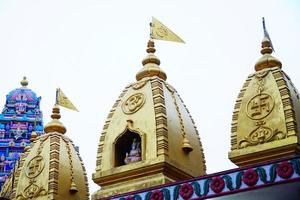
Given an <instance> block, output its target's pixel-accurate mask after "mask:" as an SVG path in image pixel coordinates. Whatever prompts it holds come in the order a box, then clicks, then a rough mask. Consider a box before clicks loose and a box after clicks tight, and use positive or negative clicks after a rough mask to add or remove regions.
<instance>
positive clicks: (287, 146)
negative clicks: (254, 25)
mask: <svg viewBox="0 0 300 200" xmlns="http://www.w3.org/2000/svg"><path fill="white" fill-rule="evenodd" d="M267 36H268V34H267ZM262 44H263V45H262V46H263V49H262V51H261V52H262V53H263V57H262V58H261V59H260V60H259V62H258V63H257V64H256V66H255V69H256V72H255V73H254V74H250V75H249V76H248V78H247V80H246V82H245V84H244V85H243V88H242V89H241V91H240V93H239V95H238V99H237V101H236V104H235V107H234V111H233V117H232V128H231V151H230V152H229V158H230V159H231V161H232V162H234V163H235V164H236V165H238V166H247V165H251V164H256V163H260V162H265V161H270V160H274V159H279V158H284V157H288V156H295V155H297V154H299V149H300V146H299V144H300V143H299V138H300V129H299V126H298V124H300V103H299V94H298V92H297V89H296V88H295V87H294V85H293V83H292V82H291V80H290V78H289V77H288V76H287V75H286V74H285V73H284V72H283V71H282V70H281V63H280V61H278V60H277V59H276V58H274V57H272V56H271V55H270V54H271V53H272V48H271V46H272V45H271V42H270V39H269V37H266V34H265V37H264V40H263V43H262Z"/></svg>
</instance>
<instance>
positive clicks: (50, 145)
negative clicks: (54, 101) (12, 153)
mask: <svg viewBox="0 0 300 200" xmlns="http://www.w3.org/2000/svg"><path fill="white" fill-rule="evenodd" d="M51 117H52V121H51V122H49V123H48V124H47V125H46V126H45V134H43V135H41V136H38V137H36V135H35V134H33V135H32V137H31V141H32V143H31V146H30V147H29V148H26V149H25V152H24V154H23V155H22V156H21V158H20V161H19V163H18V164H17V165H16V166H15V168H14V170H13V173H12V176H11V177H10V179H8V181H7V182H6V183H5V185H4V187H3V188H2V191H1V196H2V197H6V198H8V199H13V200H14V199H16V200H25V199H37V200H39V199H40V200H43V199H45V200H46V199H47V200H49V199H52V200H54V199H69V200H72V199H74V200H75V199H89V191H88V181H87V177H86V172H85V168H84V166H83V163H82V160H81V158H80V156H79V153H78V152H77V151H76V149H75V147H74V144H73V142H72V141H71V140H70V139H69V138H68V137H66V136H64V133H65V132H66V128H65V127H64V125H63V124H62V123H61V122H60V121H59V118H60V114H59V108H58V107H57V106H55V107H54V108H53V113H52V115H51ZM12 182H13V185H12Z"/></svg>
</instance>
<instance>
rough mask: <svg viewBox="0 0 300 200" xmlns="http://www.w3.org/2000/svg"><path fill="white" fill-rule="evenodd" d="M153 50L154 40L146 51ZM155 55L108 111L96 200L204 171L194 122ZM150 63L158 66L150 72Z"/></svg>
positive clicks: (94, 175)
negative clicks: (99, 187) (135, 80)
mask: <svg viewBox="0 0 300 200" xmlns="http://www.w3.org/2000/svg"><path fill="white" fill-rule="evenodd" d="M149 49H150V50H149ZM153 49H154V43H153V41H150V42H149V43H148V50H147V52H148V53H149V54H150V53H153V52H154V50H153ZM151 56H152V57H149V56H148V57H147V58H146V59H144V60H143V64H144V67H143V69H142V70H141V71H140V72H138V73H137V82H135V83H132V84H130V85H128V86H127V87H126V88H125V89H124V90H123V92H122V93H121V95H120V96H119V98H118V99H117V101H116V103H115V104H114V105H113V108H112V109H111V111H110V113H109V114H108V118H107V120H106V123H105V125H104V127H103V131H102V134H101V137H100V142H99V146H98V154H97V164H96V165H97V167H96V171H95V173H94V174H93V180H94V182H95V183H97V184H98V185H100V186H101V190H99V191H97V192H95V193H94V195H93V199H98V198H100V197H103V196H111V195H114V194H120V193H123V192H128V191H132V190H138V189H143V188H149V187H152V186H156V185H160V184H164V183H168V182H173V181H178V180H185V179H188V178H192V177H197V176H201V175H204V174H205V170H206V167H205V159H204V154H203V149H202V145H201V142H200V139H199V135H198V131H197V129H196V127H195V124H194V121H193V120H192V118H191V115H190V113H189V111H188V110H187V108H186V106H185V105H184V103H183V101H182V99H181V98H180V96H179V95H178V93H177V91H176V90H175V89H174V88H173V87H172V86H171V85H169V84H168V83H166V82H165V80H166V74H165V73H164V72H163V71H162V70H161V69H160V68H159V67H158V64H159V61H158V59H157V58H156V57H155V56H153V55H151ZM150 64H151V65H153V66H155V70H152V71H151V70H149V66H150ZM152 69H153V68H152ZM137 146H138V147H140V148H139V149H137ZM132 155H135V157H134V156H133V158H134V159H132V157H131V158H130V156H132ZM129 158H130V159H129ZM131 159H132V160H134V161H132V162H130V161H131Z"/></svg>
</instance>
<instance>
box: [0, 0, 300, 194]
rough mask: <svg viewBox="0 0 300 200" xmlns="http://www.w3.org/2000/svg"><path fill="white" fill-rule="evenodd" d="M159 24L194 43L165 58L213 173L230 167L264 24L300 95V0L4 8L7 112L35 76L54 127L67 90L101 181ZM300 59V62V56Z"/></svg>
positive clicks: (166, 51) (12, 1) (68, 122)
mask: <svg viewBox="0 0 300 200" xmlns="http://www.w3.org/2000/svg"><path fill="white" fill-rule="evenodd" d="M152 16H154V17H156V18H157V19H159V20H160V21H162V22H163V23H164V24H165V25H167V26H168V27H169V28H170V29H172V31H174V32H175V33H176V34H178V35H179V36H180V37H181V38H182V39H183V40H185V42H186V44H178V43H172V42H164V41H157V42H156V50H157V52H156V55H157V57H159V58H160V60H161V65H160V66H161V68H162V69H163V70H164V71H165V72H166V73H167V76H168V79H167V82H168V83H170V84H171V85H172V86H173V87H175V88H176V90H177V91H178V93H179V94H180V96H181V97H182V99H183V101H184V102H185V104H186V106H187V108H188V109H189V110H190V112H191V115H192V117H193V118H194V120H195V123H196V125H197V127H198V131H199V133H200V138H201V141H202V144H203V148H204V153H205V157H206V164H207V173H214V172H218V171H223V170H227V169H231V168H235V167H236V166H235V165H234V164H232V163H231V161H230V160H229V159H228V157H227V155H228V151H229V150H230V128H231V117H232V111H233V107H234V104H235V100H236V98H237V95H238V93H239V90H240V89H241V87H242V85H243V83H244V81H245V80H246V77H247V76H248V75H249V74H250V73H253V72H254V64H255V62H256V61H257V60H258V59H259V58H260V56H261V55H260V45H261V40H262V38H263V30H262V22H261V18H262V17H263V16H264V17H265V19H266V25H267V29H268V32H269V34H270V37H271V39H272V42H273V46H274V49H275V51H276V52H275V53H274V54H273V55H274V56H275V57H277V58H278V59H279V60H280V61H281V62H282V63H283V70H284V71H285V72H286V73H287V74H288V75H289V76H290V78H291V79H292V81H293V83H294V85H295V86H296V87H297V88H298V89H299V88H300V69H299V68H300V58H299V57H300V54H299V52H298V50H299V48H300V37H299V36H300V1H299V0H251V1H239V0H226V1H222V0H209V1H203V0H189V1H181V0H165V1H159V0H152V1H144V0H127V1H124V0H119V1H117V0H109V1H107V0H80V1H79V0H52V1H35V0H0V69H1V78H0V107H1V104H2V105H4V103H5V95H6V94H7V93H8V92H9V91H11V90H12V89H14V88H17V87H19V86H20V84H19V82H20V80H21V79H22V77H23V76H27V79H28V81H29V86H28V87H29V88H31V89H33V90H34V91H35V92H36V93H37V94H38V95H39V96H42V101H41V109H42V111H43V114H44V123H45V124H46V123H47V122H49V120H50V114H51V110H52V107H53V105H54V102H55V89H56V88H57V87H60V88H61V89H62V90H63V91H64V92H65V94H66V95H67V96H68V97H69V98H70V99H71V100H72V101H73V103H74V104H75V105H76V107H77V108H78V109H79V110H80V112H78V113H77V112H72V111H69V110H66V109H63V108H62V109H61V115H62V118H61V121H62V122H63V123H64V125H65V126H66V127H67V133H66V135H67V136H69V137H70V138H71V139H72V140H73V141H74V143H75V144H76V145H77V146H79V148H80V154H81V156H82V158H83V161H84V164H85V167H86V169H87V174H88V178H89V187H90V193H93V192H94V191H96V190H97V189H99V186H97V185H96V184H94V183H93V181H92V180H91V174H92V173H93V172H94V170H95V167H96V152H97V146H98V141H99V138H100V133H101V131H102V127H103V125H104V122H105V120H106V116H107V115H108V113H109V111H110V109H111V108H112V105H113V104H114V102H115V100H116V99H117V97H118V96H119V94H120V93H121V91H122V90H123V89H124V88H125V86H126V85H127V84H129V83H132V82H134V81H135V74H136V72H138V71H139V70H140V69H141V67H142V64H141V61H142V59H143V58H144V57H145V56H146V52H145V49H146V44H147V41H148V39H149V22H150V20H151V17H152ZM298 56H299V57H298Z"/></svg>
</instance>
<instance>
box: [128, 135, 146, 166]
mask: <svg viewBox="0 0 300 200" xmlns="http://www.w3.org/2000/svg"><path fill="white" fill-rule="evenodd" d="M140 145H141V143H140V142H138V141H137V140H136V138H134V139H133V142H132V144H131V150H130V152H129V153H128V152H126V157H125V159H124V162H125V164H130V163H134V162H138V161H141V160H142V158H141V148H140Z"/></svg>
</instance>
